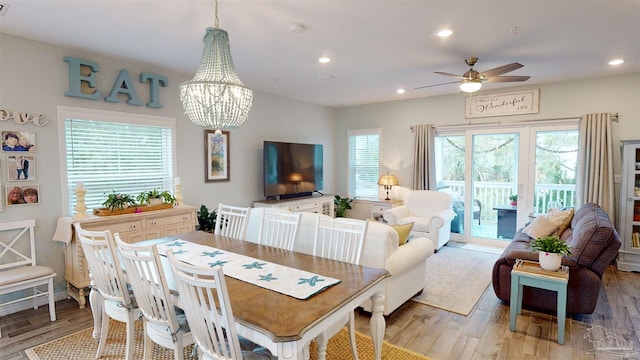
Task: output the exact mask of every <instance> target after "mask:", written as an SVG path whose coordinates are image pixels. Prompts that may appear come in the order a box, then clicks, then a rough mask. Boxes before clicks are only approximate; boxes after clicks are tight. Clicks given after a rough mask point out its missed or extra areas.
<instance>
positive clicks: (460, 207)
mask: <svg viewBox="0 0 640 360" xmlns="http://www.w3.org/2000/svg"><path fill="white" fill-rule="evenodd" d="M465 139H466V136H464V135H460V136H458V135H456V136H438V137H436V138H435V149H436V151H435V152H436V157H435V165H436V178H437V180H436V183H437V187H438V191H442V192H446V193H449V194H451V196H452V197H453V211H454V212H455V217H454V218H453V220H452V221H451V236H452V239H454V240H460V241H461V240H462V236H461V235H462V234H464V229H465V228H464V225H465V224H464V212H465V207H464V194H465V191H464V190H465V181H464V176H465V148H466V144H465V141H466V140H465ZM478 215H479V214H478Z"/></svg>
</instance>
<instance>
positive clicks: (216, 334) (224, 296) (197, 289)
mask: <svg viewBox="0 0 640 360" xmlns="http://www.w3.org/2000/svg"><path fill="white" fill-rule="evenodd" d="M167 258H168V259H169V264H170V265H171V271H172V272H173V276H174V279H175V281H176V286H177V288H178V293H179V294H180V300H181V304H182V307H183V309H184V312H185V315H186V316H187V321H188V322H189V327H190V329H191V333H192V334H193V340H194V342H195V344H196V346H197V349H198V358H199V359H205V360H232V359H233V360H235V359H265V360H267V359H275V357H274V356H272V355H271V352H269V350H267V349H265V348H263V347H260V346H258V345H256V344H254V343H252V342H250V341H248V340H247V339H245V338H242V337H240V336H238V333H237V330H236V324H235V320H234V318H233V310H232V307H231V300H230V299H229V293H228V292H227V285H226V282H225V278H224V273H223V271H222V269H223V268H222V266H217V267H214V268H211V267H209V266H206V267H202V266H194V265H190V264H187V263H185V262H183V261H180V260H178V259H177V258H176V257H175V256H174V254H173V252H172V251H168V252H167Z"/></svg>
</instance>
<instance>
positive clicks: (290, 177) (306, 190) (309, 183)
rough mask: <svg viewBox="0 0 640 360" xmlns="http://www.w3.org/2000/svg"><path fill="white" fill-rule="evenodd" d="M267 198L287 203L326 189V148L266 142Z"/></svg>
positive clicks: (265, 177)
mask: <svg viewBox="0 0 640 360" xmlns="http://www.w3.org/2000/svg"><path fill="white" fill-rule="evenodd" d="M263 157H264V196H265V197H266V198H276V199H286V198H292V197H299V196H310V195H313V193H314V192H316V191H320V190H322V189H323V180H322V145H321V144H298V143H289V142H275V141H265V142H264V146H263Z"/></svg>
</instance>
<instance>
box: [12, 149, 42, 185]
mask: <svg viewBox="0 0 640 360" xmlns="http://www.w3.org/2000/svg"><path fill="white" fill-rule="evenodd" d="M6 168H7V180H8V181H33V180H35V179H36V157H35V155H27V154H25V155H17V154H16V155H7V166H6Z"/></svg>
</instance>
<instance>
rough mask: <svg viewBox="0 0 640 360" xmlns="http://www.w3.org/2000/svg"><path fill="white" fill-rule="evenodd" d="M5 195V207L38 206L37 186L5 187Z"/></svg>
mask: <svg viewBox="0 0 640 360" xmlns="http://www.w3.org/2000/svg"><path fill="white" fill-rule="evenodd" d="M5 194H6V205H7V207H9V206H15V205H36V204H40V186H39V185H38V184H29V185H22V186H19V185H7V186H6V187H5Z"/></svg>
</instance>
